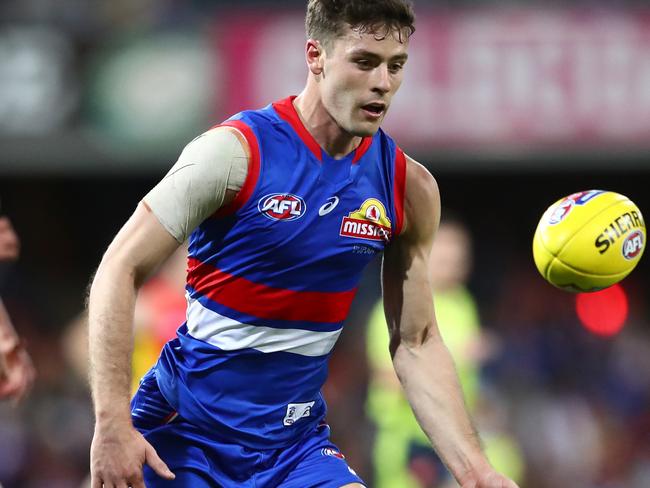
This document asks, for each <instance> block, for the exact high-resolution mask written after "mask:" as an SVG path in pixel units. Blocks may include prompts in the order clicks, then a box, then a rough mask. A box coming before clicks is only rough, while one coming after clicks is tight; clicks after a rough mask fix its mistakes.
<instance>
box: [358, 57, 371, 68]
mask: <svg viewBox="0 0 650 488" xmlns="http://www.w3.org/2000/svg"><path fill="white" fill-rule="evenodd" d="M356 63H357V66H359V67H360V68H370V67H371V66H370V61H368V60H367V59H357V60H356Z"/></svg>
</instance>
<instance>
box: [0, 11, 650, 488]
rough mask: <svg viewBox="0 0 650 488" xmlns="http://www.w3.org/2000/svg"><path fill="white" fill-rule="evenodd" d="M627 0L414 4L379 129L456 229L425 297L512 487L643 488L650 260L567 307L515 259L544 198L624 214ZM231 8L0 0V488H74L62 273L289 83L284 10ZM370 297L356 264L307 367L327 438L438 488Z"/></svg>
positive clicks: (294, 76)
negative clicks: (214, 135)
mask: <svg viewBox="0 0 650 488" xmlns="http://www.w3.org/2000/svg"><path fill="white" fill-rule="evenodd" d="M643 4H644V2H625V1H623V0H617V1H609V2H598V1H582V2H578V1H564V2H534V1H532V0H531V1H528V2H514V1H511V2H505V1H490V0H482V1H481V0H463V1H458V0H457V1H454V2H451V1H447V2H445V1H423V0H420V1H416V2H415V7H416V13H417V15H418V20H417V32H416V34H415V36H414V37H413V39H412V41H411V47H410V55H411V57H410V60H409V62H408V66H407V70H406V77H405V81H404V85H403V87H402V90H401V92H400V93H399V94H398V96H397V98H396V101H395V102H394V105H393V107H392V108H391V113H390V114H389V116H388V118H387V121H386V124H385V126H384V128H385V129H386V130H387V131H389V132H390V133H391V135H392V136H393V137H394V138H395V139H396V140H397V141H398V142H399V144H400V145H401V146H402V147H403V148H404V149H405V151H406V152H407V153H409V154H410V155H411V156H413V157H415V158H416V159H418V160H419V161H421V162H422V163H424V164H425V165H426V166H427V167H428V168H429V169H430V171H431V172H432V173H433V174H434V176H435V177H436V178H437V180H438V183H439V185H440V189H441V195H442V201H443V206H444V208H445V211H446V213H447V214H448V215H453V216H454V221H455V224H454V225H456V229H457V230H458V229H461V230H460V231H459V232H457V233H456V234H460V236H459V235H457V236H456V237H450V238H449V240H448V241H447V240H444V239H442V238H441V241H440V242H441V244H440V245H441V246H442V245H443V241H444V242H446V243H447V247H446V248H444V249H443V248H442V247H441V248H440V249H439V251H440V253H441V255H442V256H443V257H442V258H440V259H441V261H440V263H442V264H440V269H441V270H443V271H445V270H446V271H445V273H446V274H444V273H442V274H443V276H437V277H436V276H434V281H435V280H439V281H437V282H436V283H438V288H439V290H440V297H441V298H440V302H439V303H438V302H436V306H437V307H438V306H440V307H441V309H440V310H438V309H437V311H438V314H439V317H441V326H442V325H444V326H445V327H448V328H449V330H450V331H451V332H449V334H450V337H449V341H450V348H451V349H452V353H454V355H455V356H456V358H457V361H458V362H459V370H460V371H461V380H462V382H463V388H464V389H465V392H466V394H467V395H468V404H469V406H470V408H471V410H472V412H473V415H474V417H475V419H476V423H477V426H478V428H479V430H480V431H481V433H482V436H483V440H484V442H485V444H486V447H487V448H488V449H489V451H490V457H491V459H492V460H493V462H494V463H495V464H497V465H499V466H501V467H502V468H503V469H504V470H506V471H508V472H510V473H512V476H514V477H516V478H517V479H518V480H519V481H520V485H521V486H522V488H523V487H528V488H551V487H553V488H557V487H571V488H647V487H648V486H650V310H649V305H648V304H649V302H650V300H649V299H650V296H649V294H648V290H649V289H650V288H649V286H650V274H649V271H650V258H648V257H646V258H645V261H642V262H641V264H640V265H639V267H638V268H637V269H636V270H635V271H634V272H633V273H632V275H630V276H629V277H628V278H627V279H626V280H624V281H623V282H622V284H621V286H620V287H619V288H616V289H614V290H613V291H612V292H611V293H608V294H604V295H600V296H599V298H596V299H594V300H591V301H590V300H588V301H587V302H588V303H586V304H585V303H582V302H580V304H579V303H578V302H579V299H578V297H577V296H576V295H573V294H569V293H566V292H562V291H559V290H556V289H554V288H553V287H551V286H550V285H548V284H547V283H546V282H544V281H543V280H542V278H541V277H540V276H539V275H538V274H537V271H536V269H535V266H534V263H533V260H532V253H531V243H532V236H533V232H534V230H535V227H536V225H537V222H538V220H539V218H540V216H541V214H542V212H543V211H544V210H545V209H546V208H547V207H548V206H549V205H550V204H551V203H553V202H554V201H555V200H557V199H558V198H560V197H562V196H564V195H568V194H570V193H574V192H577V191H580V190H588V189H592V188H600V189H606V190H613V191H617V192H619V193H623V194H625V195H627V196H628V197H630V198H631V199H632V200H633V201H635V202H636V203H637V204H638V205H639V207H640V208H641V210H642V211H645V212H646V214H648V213H650V190H649V188H650V8H645V7H644V5H643ZM233 5H234V4H233V2H226V1H216V0H131V1H124V0H114V1H112V2H107V1H99V0H83V1H82V0H56V1H55V0H3V1H2V2H0V199H1V204H0V205H1V207H0V212H1V213H2V214H5V215H8V216H9V217H10V218H11V220H12V222H13V224H14V226H15V228H16V230H17V232H18V234H19V235H20V237H21V241H22V253H21V257H20V260H19V261H18V262H17V263H14V264H12V265H11V266H8V265H6V264H2V265H1V266H2V267H1V268H0V274H1V278H2V285H1V287H2V288H1V290H0V291H1V295H2V297H3V300H4V301H5V303H6V305H7V308H8V309H9V312H10V314H11V315H12V318H13V321H14V325H15V326H16V328H17V329H18V331H19V332H20V334H21V335H22V336H23V337H25V338H26V340H27V341H28V345H29V350H30V353H31V355H32V358H33V360H34V362H35V366H36V369H37V371H38V379H37V382H36V384H35V387H34V390H33V391H32V394H31V396H30V398H29V399H28V400H27V401H26V402H24V403H23V404H21V405H20V406H19V407H18V408H12V407H11V406H10V405H8V404H1V405H0V483H1V484H2V485H3V486H4V487H5V488H14V487H16V488H18V487H25V488H37V487H39V488H40V487H48V488H51V487H57V488H58V487H61V488H63V487H79V486H81V485H82V483H83V482H84V481H83V480H84V479H85V477H86V475H87V470H88V469H87V468H88V457H89V456H88V452H89V445H90V440H91V437H92V429H93V418H92V412H91V405H90V401H89V394H88V389H87V381H86V372H85V365H86V358H85V354H86V353H85V341H86V339H85V326H84V319H83V314H82V311H83V308H84V298H85V293H86V287H87V284H88V282H89V280H90V278H91V276H92V274H93V272H94V269H95V268H96V266H97V265H98V263H99V260H100V259H101V256H102V253H103V251H104V250H105V248H106V246H107V245H108V243H109V242H110V240H111V239H112V237H113V236H114V234H115V233H116V232H117V230H118V229H119V227H120V226H121V225H122V223H123V222H124V221H125V220H126V219H127V218H128V216H129V215H130V214H131V212H132V211H133V210H134V208H135V206H136V205H137V203H138V201H139V200H140V199H141V198H142V197H143V196H144V194H145V193H146V192H147V191H148V189H149V188H150V187H151V186H152V185H153V184H154V183H155V182H156V181H157V180H158V179H160V178H161V177H162V176H163V175H164V174H165V172H166V171H167V169H168V168H169V167H170V166H171V165H172V164H173V162H174V161H175V160H176V157H177V155H178V154H179V153H180V151H181V149H182V147H183V146H184V144H185V143H187V142H188V141H189V140H191V139H192V138H193V137H194V136H195V135H197V134H198V133H200V132H203V131H204V130H206V129H207V128H209V127H210V126H212V125H214V124H216V123H218V122H220V121H221V120H223V119H224V118H227V117H228V116H229V115H230V114H232V113H235V112H238V111H240V110H242V109H247V108H258V107H262V106H264V105H266V104H267V103H269V102H271V101H273V100H276V99H280V98H284V97H285V96H287V95H289V94H297V93H298V92H299V91H300V89H301V88H302V86H303V83H304V81H305V79H306V71H305V65H304V57H303V43H304V29H303V16H304V6H305V2H302V1H283V2H281V3H280V2H271V1H266V2H262V1H243V0H240V1H239V2H237V4H236V7H235V6H233ZM452 234H453V232H452ZM456 238H458V239H459V240H454V239H456ZM445 253H446V254H445ZM463 253H465V254H463ZM180 263H181V264H180V265H178V262H176V264H177V265H176V266H175V267H174V266H173V264H172V266H171V267H169V268H168V269H165V270H164V272H162V273H161V274H159V275H158V276H157V277H156V278H155V279H154V280H153V281H152V282H150V283H149V284H148V285H147V288H146V289H145V290H144V291H143V293H142V295H143V297H142V300H141V303H140V304H139V306H138V312H137V314H136V315H137V317H136V330H137V331H136V343H137V348H136V355H135V359H134V363H135V364H134V370H135V371H136V379H137V375H138V374H141V373H142V372H143V371H144V370H146V368H147V367H148V366H149V365H150V364H151V362H152V361H154V360H155V357H156V354H157V351H158V349H159V346H160V343H162V342H163V341H164V340H165V339H166V338H167V337H168V336H169V335H170V334H172V333H173V332H172V331H173V329H174V327H175V326H176V325H178V324H179V322H180V321H182V318H183V313H184V310H183V301H182V295H181V293H182V280H183V264H182V257H181V259H180ZM445 263H447V265H448V267H450V269H446V268H445ZM449 263H456V264H457V266H455V267H454V266H452V265H451V264H449ZM432 273H435V270H432ZM450 290H451V292H450ZM179 295H180V296H181V300H180V302H179V300H178V297H179ZM170 297H175V299H172V298H170ZM378 298H379V262H375V263H374V264H373V265H372V266H371V267H370V268H369V269H368V271H367V273H366V275H365V279H364V282H363V286H362V288H361V290H360V293H359V295H358V297H357V299H356V301H355V304H354V307H353V310H352V314H351V316H350V318H349V320H348V321H347V325H346V329H345V331H344V333H343V335H342V337H341V339H340V343H339V344H338V346H337V348H336V349H335V352H334V354H333V356H332V361H331V372H330V379H329V381H328V383H327V386H326V388H325V393H326V396H327V398H328V402H329V407H330V410H329V411H330V413H329V419H328V420H329V422H330V424H331V425H332V426H333V432H334V440H335V442H337V444H338V445H339V447H340V448H341V450H342V451H343V453H344V454H345V455H346V457H347V459H348V461H349V463H350V465H351V466H352V467H353V468H354V469H355V470H356V471H357V472H358V473H359V474H360V475H361V476H362V477H363V478H364V479H365V480H367V481H368V483H369V486H377V487H390V488H408V487H415V488H418V487H426V488H440V487H443V486H444V487H446V486H453V485H451V484H449V481H448V479H446V478H445V474H444V471H443V470H442V469H441V468H440V466H439V463H438V462H437V461H436V460H435V459H434V458H433V457H432V456H431V455H430V453H429V452H427V450H426V447H424V445H423V442H422V439H421V435H420V434H419V433H418V432H417V430H412V429H411V428H410V427H409V428H408V429H407V428H406V426H407V425H411V422H412V420H411V419H409V418H408V414H407V413H406V414H405V413H404V412H403V411H402V410H400V409H401V408H402V406H401V404H400V400H399V399H398V398H397V397H398V396H399V395H398V393H399V392H398V391H396V390H395V389H394V388H393V387H394V384H393V383H392V381H393V379H391V378H390V377H387V375H388V376H389V374H388V373H386V372H385V371H384V370H382V365H385V362H384V361H385V357H384V358H382V354H383V351H385V349H386V348H385V344H384V342H383V339H382V338H381V336H377V335H376V334H374V333H373V332H372V330H373V326H372V324H374V323H376V322H377V321H381V318H378V317H377V313H376V311H377V309H376V303H377V300H378ZM578 305H580V307H579V306H578ZM579 308H580V311H581V312H580V314H579V313H578V312H579V310H578V309H579ZM443 316H444V317H445V319H444V324H443V323H442V322H443V320H442V317H443ZM369 324H370V325H369ZM447 324H449V325H447ZM454 331H455V332H454ZM458 331H462V333H461V332H458ZM443 332H444V331H443ZM373 334H374V335H373ZM452 343H453V344H452ZM382 412H383V414H382ZM391 412H393V413H391ZM389 461H391V462H389Z"/></svg>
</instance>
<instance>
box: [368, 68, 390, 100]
mask: <svg viewBox="0 0 650 488" xmlns="http://www.w3.org/2000/svg"><path fill="white" fill-rule="evenodd" d="M373 75H374V76H373V80H372V81H373V87H372V89H373V91H376V92H378V93H381V94H384V93H388V92H389V91H390V87H391V79H390V73H389V71H388V66H386V65H385V64H381V65H379V66H377V67H376V68H375V72H374V73H373Z"/></svg>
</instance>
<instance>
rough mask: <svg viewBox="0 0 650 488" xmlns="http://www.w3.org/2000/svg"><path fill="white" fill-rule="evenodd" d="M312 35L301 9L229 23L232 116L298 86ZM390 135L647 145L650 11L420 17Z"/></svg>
mask: <svg viewBox="0 0 650 488" xmlns="http://www.w3.org/2000/svg"><path fill="white" fill-rule="evenodd" d="M303 29H304V27H303V22H302V16H301V14H300V13H296V14H290V15H278V14H272V15H260V16H258V17H257V18H255V17H251V16H250V15H249V14H248V13H247V14H246V16H245V17H244V16H235V17H233V18H232V19H227V20H226V21H223V23H222V24H221V25H220V26H219V29H218V32H219V35H218V38H217V47H218V49H219V52H220V54H221V56H223V57H224V58H225V65H227V66H228V70H227V71H226V73H225V76H226V80H225V85H224V86H222V88H223V89H225V90H226V92H227V93H228V97H226V98H225V102H224V97H219V99H220V100H221V101H222V102H224V105H221V106H219V107H218V110H219V111H220V112H221V113H222V114H223V115H226V114H231V113H234V112H238V111H240V110H241V109H243V108H251V107H261V106H264V105H266V104H267V103H269V101H272V100H276V99H280V98H282V97H284V96H286V95H288V94H290V93H297V92H299V91H300V89H301V88H302V86H303V84H304V80H305V76H306V68H305V61H304V55H303V52H302V51H303V43H304V31H303ZM269 53H273V54H272V55H270V54H269ZM385 128H386V129H387V130H388V131H389V132H390V133H391V134H392V135H394V136H395V137H396V138H398V139H399V141H400V143H401V144H402V145H407V146H409V147H410V148H412V149H413V148H420V149H422V150H430V149H436V148H438V149H440V148H450V149H451V148H458V147H462V148H468V147H469V148H470V149H471V148H472V147H475V148H478V147H483V148H484V147H485V146H494V147H496V148H499V149H502V148H510V149H511V150H512V149H518V148H524V149H526V148H528V147H529V146H530V145H533V146H541V147H549V146H554V147H558V148H564V147H565V146H570V147H580V146H583V147H586V146H589V147H593V146H594V145H626V147H629V145H630V144H632V145H636V146H637V147H648V146H649V145H650V142H649V141H650V11H649V12H646V13H640V12H632V11H630V12H624V11H616V10H614V11H603V10H597V11H596V10H546V11H544V10H538V9H535V10H532V9H530V10H526V9H514V10H510V11H509V10H503V9H499V10H496V9H494V10H473V11H464V12H453V13H450V12H445V13H438V14H434V13H425V12H420V14H419V15H418V23H417V32H416V34H415V36H414V37H413V39H412V42H411V47H410V59H409V62H408V65H407V69H406V75H405V79H404V85H403V87H402V90H401V92H400V93H399V94H398V95H397V97H396V99H395V101H394V103H393V105H392V107H391V111H390V114H389V115H388V117H387V119H386V124H385Z"/></svg>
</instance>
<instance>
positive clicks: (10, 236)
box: [0, 217, 20, 261]
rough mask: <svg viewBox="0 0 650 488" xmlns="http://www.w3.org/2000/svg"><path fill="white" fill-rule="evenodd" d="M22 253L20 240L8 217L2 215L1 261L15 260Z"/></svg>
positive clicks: (0, 228) (0, 234) (0, 235)
mask: <svg viewBox="0 0 650 488" xmlns="http://www.w3.org/2000/svg"><path fill="white" fill-rule="evenodd" d="M19 253H20V240H19V239H18V235H16V231H14V228H13V227H12V226H11V222H10V221H9V219H8V218H7V217H0V261H13V260H14V259H17V258H18V254H19Z"/></svg>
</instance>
